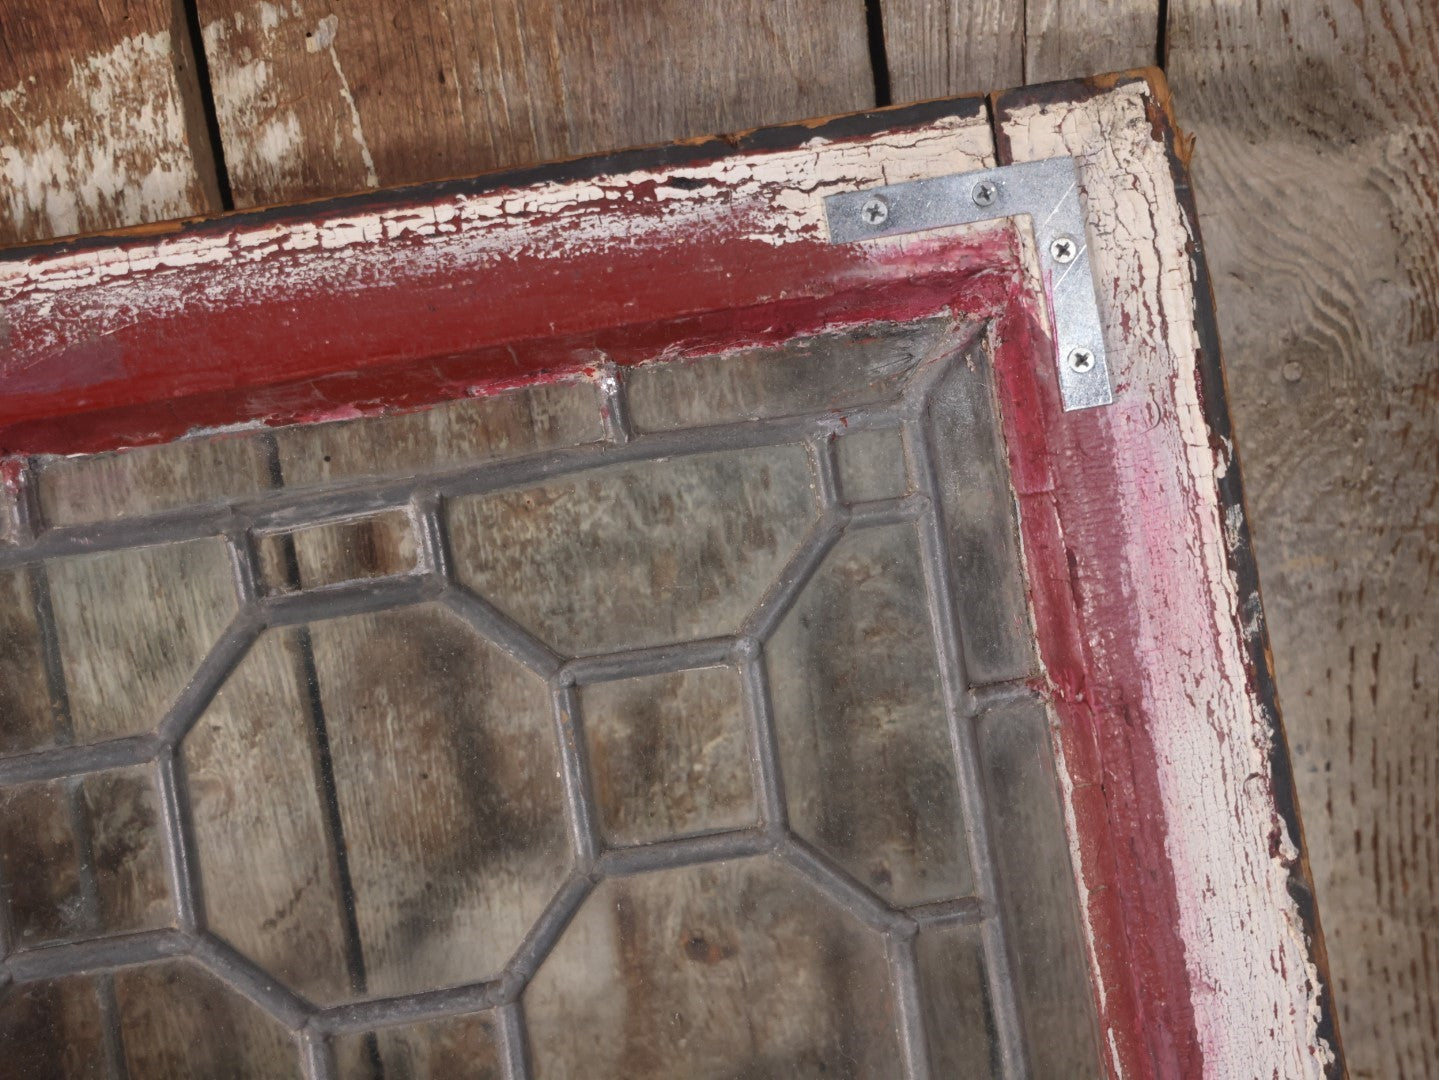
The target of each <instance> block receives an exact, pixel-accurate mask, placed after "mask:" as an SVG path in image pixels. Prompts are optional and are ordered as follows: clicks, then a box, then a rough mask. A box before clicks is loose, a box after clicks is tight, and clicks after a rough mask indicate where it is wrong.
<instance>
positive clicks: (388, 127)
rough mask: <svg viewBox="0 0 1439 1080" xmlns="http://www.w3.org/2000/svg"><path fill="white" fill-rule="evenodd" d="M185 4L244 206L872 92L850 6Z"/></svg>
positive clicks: (750, 118)
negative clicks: (198, 28) (193, 9)
mask: <svg viewBox="0 0 1439 1080" xmlns="http://www.w3.org/2000/svg"><path fill="white" fill-rule="evenodd" d="M199 7H200V14H201V19H202V22H203V24H204V39H205V50H206V55H207V56H208V58H209V64H210V71H211V73H212V76H213V80H214V91H215V100H216V106H217V110H218V113H219V120H220V130H221V137H222V139H223V142H224V146H225V157H226V163H227V165H228V166H229V169H230V182H231V188H232V190H233V192H234V196H235V201H236V203H237V205H240V206H250V205H255V204H257V203H265V202H275V201H279V200H289V199H298V198H304V197H307V196H312V195H322V194H329V193H332V192H336V191H345V190H357V189H362V188H372V187H376V186H378V185H382V184H397V183H405V182H409V181H415V180H426V179H433V178H436V177H443V176H457V175H461V174H466V173H474V172H480V171H483V170H486V169H492V168H497V167H500V166H505V165H516V164H523V163H528V162H535V161H543V160H547V159H551V158H562V157H570V156H574V155H576V154H582V153H587V152H590V151H595V150H606V149H612V148H614V147H618V146H627V145H636V144H641V143H651V142H660V141H663V140H667V139H673V138H678V137H683V136H690V135H702V134H708V133H710V132H712V131H716V130H719V131H723V130H730V129H737V128H744V127H752V126H754V125H757V124H765V123H774V122H778V121H783V120H791V119H794V118H796V117H803V116H816V115H824V114H828V113H836V112H841V111H845V110H849V109H857V108H863V107H864V106H867V105H870V104H873V88H872V81H871V76H870V65H869V53H868V45H867V41H866V35H865V16H864V5H863V3H862V0H786V2H784V3H773V2H766V0H660V2H654V3H645V4H624V5H614V4H607V3H602V2H600V0H542V2H537V0H524V2H522V0H483V2H478V3H461V2H458V0H425V2H422V3H414V4H406V5H402V6H400V7H390V6H386V5H380V4H366V5H361V4H344V3H329V2H326V0H298V2H296V3H292V4H288V5H272V4H269V3H266V2H263V0H261V2H258V3H257V2H254V0H201V3H200V5H199ZM420 117H423V118H424V119H423V122H418V120H417V118H420Z"/></svg>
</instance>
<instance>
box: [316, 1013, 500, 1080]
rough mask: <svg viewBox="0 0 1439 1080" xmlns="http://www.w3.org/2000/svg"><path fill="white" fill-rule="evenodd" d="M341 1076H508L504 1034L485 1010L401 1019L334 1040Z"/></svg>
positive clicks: (360, 1079)
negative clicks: (412, 1020) (415, 1020)
mask: <svg viewBox="0 0 1439 1080" xmlns="http://www.w3.org/2000/svg"><path fill="white" fill-rule="evenodd" d="M335 1061H336V1077H337V1080H373V1077H374V1076H375V1074H376V1073H377V1072H379V1073H380V1074H381V1075H383V1076H386V1077H390V1078H392V1080H504V1076H505V1071H504V1070H505V1065H504V1060H503V1058H502V1056H501V1049H500V1036H499V1033H498V1032H496V1030H495V1024H494V1020H493V1019H492V1018H491V1017H490V1016H488V1015H486V1014H483V1013H482V1014H479V1015H476V1016H455V1017H445V1018H442V1019H439V1020H428V1021H423V1022H421V1023H416V1024H398V1025H396V1026H394V1027H386V1028H381V1029H380V1030H378V1031H375V1032H365V1033H359V1034H353V1035H341V1036H340V1037H339V1038H337V1039H336V1040H335Z"/></svg>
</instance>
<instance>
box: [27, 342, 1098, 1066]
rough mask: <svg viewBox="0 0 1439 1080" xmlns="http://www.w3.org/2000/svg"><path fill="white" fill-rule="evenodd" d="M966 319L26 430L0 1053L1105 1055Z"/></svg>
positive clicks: (242, 1058) (137, 1061)
mask: <svg viewBox="0 0 1439 1080" xmlns="http://www.w3.org/2000/svg"><path fill="white" fill-rule="evenodd" d="M986 355H987V353H986V350H985V348H984V347H983V346H982V343H981V342H980V341H979V340H978V339H976V338H975V337H974V336H973V331H972V329H965V328H960V327H958V326H956V325H955V324H953V323H951V322H950V321H949V320H947V319H943V318H941V319H926V320H923V321H920V322H916V323H913V324H894V323H886V324H880V325H874V326H869V327H860V328H856V329H852V330H847V331H844V332H841V333H827V334H822V335H819V336H816V337H811V338H802V339H796V340H793V341H790V342H788V343H784V344H780V345H774V346H766V347H763V348H750V349H742V350H736V351H732V352H727V353H723V354H719V355H715V356H707V357H706V356H702V357H698V358H694V357H691V358H687V359H684V360H681V361H675V360H668V359H666V360H656V361H652V362H646V363H642V364H639V365H637V366H635V367H632V368H628V369H620V370H619V371H618V372H617V373H616V372H612V371H608V370H600V371H597V372H596V374H595V376H594V378H592V379H590V378H586V379H573V380H569V381H562V382H558V383H552V384H548V385H545V386H533V387H522V388H518V389H511V390H506V391H504V392H502V393H496V394H493V395H490V396H487V397H482V398H476V399H470V400H465V401H461V402H455V403H450V404H445V405H439V406H436V407H434V408H432V409H428V410H419V411H416V412H412V413H405V414H398V415H387V416H378V417H371V418H360V419H351V420H346V421H343V422H336V423H324V424H309V425H301V426H297V427H293V428H281V429H276V430H272V431H248V432H245V433H243V434H241V435H232V434H227V435H223V436H211V437H209V438H208V439H192V440H186V441H183V442H180V443H174V444H169V445H166V446H160V447H153V448H149V449H147V450H145V451H133V452H123V453H117V454H102V455H94V456H92V457H89V458H84V457H79V458H71V459H53V460H51V459H47V460H43V461H38V462H36V467H35V468H34V470H33V471H32V474H31V475H32V480H31V481H30V482H33V483H34V484H35V485H37V487H36V490H34V491H33V492H31V493H30V496H31V497H30V503H31V504H33V505H34V506H35V507H37V508H38V510H39V513H38V517H37V518H36V519H35V520H34V521H32V522H30V523H29V524H27V525H26V527H27V528H29V527H31V525H33V526H35V527H37V528H39V529H40V530H41V531H40V534H39V536H38V537H35V536H32V537H29V538H28V539H26V538H22V539H21V542H19V543H17V544H8V545H6V546H5V547H3V548H0V809H3V817H0V900H3V905H4V907H3V913H4V918H3V920H0V932H3V940H0V946H3V948H4V950H5V953H6V957H5V964H6V971H7V973H8V974H9V980H8V982H7V983H5V984H4V985H3V986H0V1060H3V1061H4V1062H6V1064H7V1066H8V1067H9V1068H10V1071H11V1073H13V1074H14V1075H16V1076H17V1077H18V1078H19V1080H43V1078H48V1077H52V1076H58V1077H67V1078H68V1077H72V1076H73V1077H100V1078H105V1080H120V1078H122V1077H126V1076H128V1077H147V1078H148V1077H170V1076H175V1077H181V1076H184V1077H189V1076H266V1077H271V1076H274V1077H286V1076H296V1077H299V1076H305V1077H309V1078H312V1080H326V1078H336V1077H337V1078H342V1080H349V1078H352V1077H353V1078H361V1077H363V1078H365V1080H399V1078H403V1077H437V1078H438V1077H455V1076H467V1077H486V1078H489V1077H493V1078H496V1080H501V1078H503V1080H519V1078H522V1077H574V1076H584V1077H586V1078H591V1077H593V1078H598V1080H604V1078H624V1080H632V1078H644V1077H680V1076H683V1077H695V1078H707V1077H708V1078H714V1080H721V1078H725V1080H728V1078H732V1077H739V1076H744V1077H751V1076H753V1077H761V1076H763V1077H769V1076H784V1077H826V1078H838V1077H854V1078H859V1077H874V1078H886V1080H887V1078H891V1077H901V1076H902V1077H926V1076H935V1077H938V1076H975V1077H990V1076H993V1077H1017V1076H1024V1075H1033V1076H1050V1075H1054V1076H1061V1075H1062V1076H1065V1077H1080V1076H1092V1075H1097V1074H1098V1064H1097V1060H1098V1059H1097V1051H1096V1047H1095V1042H1094V1036H1093V1022H1092V1019H1091V1011H1090V1009H1091V1007H1090V1004H1089V993H1088V988H1087V982H1086V977H1085V960H1084V955H1083V946H1082V939H1081V938H1080V937H1079V935H1078V919H1077V904H1076V900H1075V897H1074V887H1073V875H1072V872H1071V870H1070V865H1069V854H1068V844H1067V841H1066V838H1065V834H1064V825H1063V819H1062V815H1061V813H1060V803H1059V800H1058V790H1057V785H1056V780H1055V776H1054V770H1053V763H1052V761H1051V758H1050V751H1049V740H1048V728H1047V724H1048V714H1047V712H1046V710H1045V707H1044V705H1043V704H1042V702H1041V701H1040V699H1039V698H1038V697H1037V696H1035V695H1033V694H1032V693H1031V691H1029V690H1028V689H1027V685H1028V684H1027V680H1029V679H1032V678H1033V677H1035V676H1037V675H1038V671H1037V668H1036V662H1035V659H1034V649H1033V637H1032V633H1031V630H1030V626H1029V622H1028V615H1027V607H1026V603H1025V584H1024V580H1023V578H1022V572H1021V569H1020V562H1019V547H1018V539H1017V533H1016V522H1015V518H1014V505H1013V500H1012V498H1011V497H1010V488H1009V478H1008V470H1007V466H1006V458H1005V451H1004V446H1003V445H1002V442H1001V439H1000V436H999V434H998V427H997V424H996V423H995V418H994V406H993V404H992V400H991V394H992V389H991V381H990V374H989V370H988V367H987V366H986V365H987V360H986Z"/></svg>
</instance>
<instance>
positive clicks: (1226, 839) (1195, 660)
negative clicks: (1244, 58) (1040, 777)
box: [1005, 85, 1333, 1080]
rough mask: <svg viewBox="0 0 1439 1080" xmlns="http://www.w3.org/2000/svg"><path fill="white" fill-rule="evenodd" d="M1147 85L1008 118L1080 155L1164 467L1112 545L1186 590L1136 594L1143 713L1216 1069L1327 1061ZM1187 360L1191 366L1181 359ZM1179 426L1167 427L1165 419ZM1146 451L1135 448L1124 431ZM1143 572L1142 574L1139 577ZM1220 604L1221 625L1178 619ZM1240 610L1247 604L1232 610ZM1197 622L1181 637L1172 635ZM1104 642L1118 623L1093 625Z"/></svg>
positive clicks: (1113, 419)
mask: <svg viewBox="0 0 1439 1080" xmlns="http://www.w3.org/2000/svg"><path fill="white" fill-rule="evenodd" d="M1145 92H1146V89H1145V87H1143V86H1140V85H1133V86H1129V87H1126V88H1123V89H1121V90H1119V91H1115V92H1112V93H1109V94H1105V95H1100V96H1098V97H1096V98H1094V99H1092V100H1090V101H1087V102H1082V103H1078V104H1062V105H1046V106H1032V107H1029V108H1026V109H1023V110H1020V111H1018V112H1016V113H1014V114H1013V115H1012V116H1011V118H1010V120H1009V121H1008V122H1007V123H1006V125H1005V129H1006V133H1007V135H1008V136H1009V139H1010V144H1011V147H1012V149H1013V152H1014V155H1015V158H1016V159H1017V160H1035V159H1039V158H1045V157H1052V156H1054V155H1056V154H1061V153H1063V154H1074V155H1076V156H1077V157H1079V158H1080V160H1081V170H1080V171H1081V176H1082V178H1083V183H1084V186H1085V189H1086V198H1087V205H1088V212H1089V217H1090V221H1091V229H1090V236H1089V240H1090V244H1091V247H1092V250H1093V252H1094V259H1095V272H1096V275H1097V277H1098V279H1099V280H1100V282H1101V283H1105V282H1108V283H1109V285H1107V286H1102V287H1101V289H1100V297H1101V308H1102V314H1103V317H1104V321H1105V332H1106V344H1107V346H1108V348H1109V350H1110V356H1111V358H1112V359H1111V368H1112V370H1113V371H1114V374H1115V384H1116V394H1115V404H1114V405H1113V406H1112V407H1111V408H1110V409H1109V410H1107V419H1108V422H1109V423H1110V424H1111V425H1112V430H1113V434H1114V437H1115V439H1116V440H1117V445H1116V446H1115V447H1114V450H1113V452H1114V454H1115V459H1116V460H1117V461H1120V462H1125V461H1129V460H1148V461H1153V460H1154V459H1155V457H1156V455H1158V456H1159V457H1160V458H1161V459H1163V458H1164V457H1165V455H1167V460H1164V462H1163V466H1164V467H1163V468H1162V469H1161V470H1158V471H1156V470H1154V469H1152V468H1151V469H1148V470H1147V471H1145V472H1144V474H1143V475H1140V474H1137V473H1131V474H1128V475H1125V474H1123V473H1121V475H1120V478H1119V483H1120V485H1121V490H1120V491H1119V492H1118V495H1117V499H1116V502H1117V505H1118V506H1120V507H1123V508H1124V510H1123V512H1122V513H1121V514H1119V515H1117V516H1116V518H1115V519H1114V520H1113V522H1112V526H1111V527H1112V529H1113V535H1114V540H1113V544H1114V547H1116V548H1118V549H1119V552H1118V554H1116V555H1115V556H1114V557H1113V558H1112V559H1111V561H1112V562H1113V563H1114V565H1116V566H1120V567H1124V568H1126V569H1127V571H1128V572H1129V573H1130V574H1132V575H1134V578H1135V579H1136V580H1137V579H1138V578H1139V577H1141V576H1142V577H1143V578H1145V579H1146V580H1148V581H1160V582H1163V583H1164V588H1165V590H1166V593H1167V598H1168V600H1169V603H1168V604H1167V605H1165V606H1163V607H1159V606H1157V605H1138V606H1137V607H1136V610H1135V617H1136V619H1137V621H1138V630H1137V633H1138V636H1139V646H1138V647H1139V649H1140V651H1141V654H1142V655H1146V656H1150V657H1152V661H1151V662H1150V663H1147V664H1146V665H1145V669H1144V670H1145V679H1146V683H1147V685H1146V699H1145V703H1144V712H1145V716H1146V719H1147V721H1148V730H1149V734H1150V736H1151V738H1152V739H1153V742H1154V747H1155V752H1156V756H1157V759H1158V764H1159V780H1160V787H1161V793H1162V798H1163V801H1164V807H1165V819H1166V820H1167V821H1168V822H1169V829H1168V834H1167V849H1168V855H1169V858H1170V861H1171V863H1172V866H1173V872H1174V876H1175V881H1176V887H1177V894H1178V895H1177V902H1178V909H1179V923H1180V925H1179V932H1180V935H1181V937H1182V939H1183V942H1184V946H1185V963H1186V966H1187V968H1188V974H1189V981H1190V985H1191V987H1192V997H1193V1006H1194V1013H1195V1024H1196V1028H1197V1031H1198V1035H1199V1040H1200V1048H1201V1051H1202V1053H1203V1056H1204V1075H1205V1076H1206V1077H1209V1078H1213V1080H1254V1078H1264V1080H1269V1078H1278V1080H1298V1078H1301V1077H1319V1076H1321V1075H1322V1073H1323V1069H1324V1066H1325V1065H1326V1064H1327V1063H1329V1062H1330V1061H1332V1059H1333V1049H1332V1048H1331V1047H1329V1046H1328V1045H1326V1044H1325V1043H1324V1042H1323V1041H1322V1040H1321V1039H1320V1038H1319V1033H1318V1023H1319V1016H1320V1002H1319V999H1318V997H1317V990H1318V985H1319V980H1318V973H1317V971H1316V970H1315V968H1314V965H1313V963H1312V962H1311V959H1310V949H1309V944H1308V942H1307V940H1306V936H1305V928H1304V924H1303V920H1302V917H1301V913H1300V911H1299V910H1298V908H1297V906H1296V905H1295V903H1294V901H1293V899H1292V898H1291V897H1290V895H1289V893H1288V889H1287V882H1288V878H1289V873H1290V870H1289V867H1290V865H1292V863H1293V861H1294V860H1295V859H1296V858H1297V856H1298V848H1297V838H1295V837H1292V836H1290V835H1289V834H1288V832H1287V830H1286V828H1285V825H1284V821H1283V819H1282V817H1280V815H1279V813H1278V811H1277V809H1276V806H1275V802H1274V798H1273V793H1272V791H1271V789H1270V787H1269V784H1268V783H1267V778H1268V777H1269V776H1271V775H1272V761H1271V755H1272V752H1273V750H1274V747H1273V746H1272V745H1271V741H1270V735H1269V731H1270V728H1269V726H1268V724H1267V723H1266V718H1265V717H1264V715H1263V712H1262V708H1263V707H1262V705H1261V703H1260V701H1259V700H1258V698H1257V697H1256V696H1255V694H1254V693H1253V691H1252V689H1251V688H1250V686H1249V682H1248V679H1247V677H1246V673H1245V665H1244V657H1243V653H1242V648H1243V644H1242V639H1241V636H1240V626H1239V625H1238V622H1237V619H1238V615H1237V613H1238V612H1239V610H1240V602H1239V596H1238V593H1237V587H1236V583H1235V581H1234V578H1233V575H1232V573H1231V572H1230V569H1229V564H1228V557H1227V541H1226V529H1227V528H1228V527H1232V526H1231V525H1230V523H1228V522H1226V521H1225V519H1224V517H1223V515H1222V513H1221V509H1220V504H1219V500H1218V499H1217V498H1216V496H1215V492H1216V485H1217V483H1218V480H1219V477H1220V475H1221V472H1222V470H1224V469H1225V468H1227V467H1228V463H1227V461H1225V460H1224V459H1223V458H1222V456H1220V455H1217V454H1216V453H1215V452H1214V450H1213V449H1211V446H1210V443H1209V438H1208V426H1207V424H1206V422H1205V419H1204V413H1203V408H1202V405H1201V402H1200V398H1199V387H1198V380H1197V371H1196V368H1195V364H1194V357H1195V356H1196V355H1197V354H1198V350H1199V339H1198V333H1197V329H1196V327H1195V322H1194V289H1195V282H1194V279H1193V275H1192V271H1191V267H1190V262H1189V257H1188V253H1187V250H1186V245H1187V243H1188V242H1189V241H1190V240H1191V237H1190V236H1189V234H1188V232H1187V230H1186V227H1185V222H1184V217H1183V214H1182V211H1181V208H1180V206H1179V204H1178V201H1177V199H1176V196H1175V193H1174V189H1173V182H1172V180H1171V177H1170V173H1169V165H1168V161H1167V160H1166V158H1165V156H1164V150H1163V147H1162V145H1160V144H1159V143H1157V142H1156V141H1155V140H1154V138H1153V135H1152V131H1151V126H1150V123H1149V120H1148V117H1147V116H1146V114H1145V109H1144V100H1143V94H1144V93H1145ZM1176 373H1177V374H1176ZM1160 426H1162V427H1164V428H1166V429H1172V430H1175V431H1177V432H1178V433H1179V434H1178V437H1177V438H1176V439H1172V440H1160V441H1158V442H1156V440H1154V439H1153V437H1152V435H1151V432H1152V431H1153V430H1154V429H1155V428H1156V427H1160ZM1126 441H1132V442H1133V443H1134V444H1135V446H1136V447H1139V446H1143V447H1144V448H1145V452H1144V453H1143V454H1136V455H1134V456H1133V457H1131V456H1130V455H1129V454H1127V453H1126V449H1125V445H1124V444H1125V442H1126ZM1134 584H1135V582H1134V581H1130V582H1126V583H1125V585H1126V588H1128V587H1131V586H1133V585H1134ZM1196 611H1212V612H1215V613H1216V617H1218V618H1220V619H1221V622H1220V623H1219V625H1216V626H1215V627H1214V629H1213V632H1212V633H1196V632H1195V631H1196V629H1197V628H1196V627H1194V626H1192V625H1179V623H1180V622H1181V621H1183V619H1184V616H1183V614H1181V613H1192V612H1196ZM1223 613H1229V618H1228V619H1225V618H1224V616H1223ZM1178 641H1186V642H1189V643H1190V647H1189V648H1188V649H1186V650H1185V651H1184V652H1182V653H1180V652H1178V651H1176V650H1175V649H1174V648H1173V643H1174V642H1178ZM1089 645H1090V647H1091V648H1092V649H1094V650H1095V651H1096V652H1102V650H1104V649H1105V648H1106V647H1108V646H1107V642H1106V641H1105V640H1104V639H1103V638H1096V639H1094V640H1091V641H1090V642H1089Z"/></svg>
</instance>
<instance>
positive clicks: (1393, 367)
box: [1169, 0, 1439, 1077]
mask: <svg viewBox="0 0 1439 1080" xmlns="http://www.w3.org/2000/svg"><path fill="white" fill-rule="evenodd" d="M1169 10H1170V27H1169V43H1170V45H1169V55H1170V69H1171V73H1172V79H1173V85H1174V90H1175V96H1176V100H1177V101H1178V103H1179V105H1178V107H1179V111H1180V118H1181V120H1182V121H1183V122H1184V124H1185V126H1186V127H1187V128H1189V129H1191V130H1192V131H1193V132H1194V133H1195V134H1196V135H1197V137H1198V153H1197V155H1196V158H1195V163H1194V177H1195V184H1196V187H1197V189H1198V202H1199V205H1200V209H1201V223H1202V228H1203V231H1204V241H1205V247H1206V251H1207V253H1208V259H1209V265H1210V268H1211V270H1212V272H1213V277H1214V288H1215V293H1216V298H1217V301H1218V309H1219V313H1220V320H1221V332H1222V335H1223V338H1224V347H1225V360H1226V366H1227V368H1228V375H1229V381H1230V385H1231V387H1232V391H1233V392H1232V395H1231V398H1230V402H1231V406H1232V408H1233V411H1234V422H1235V428H1236V434H1237V437H1238V440H1239V445H1240V448H1241V450H1242V451H1243V454H1244V464H1245V466H1246V469H1245V475H1246V479H1247V480H1248V487H1249V506H1250V512H1251V520H1252V523H1253V527H1254V533H1255V539H1256V544H1257V549H1258V557H1259V566H1260V570H1261V572H1262V574H1263V578H1264V599H1265V608H1266V611H1267V613H1268V617H1269V622H1270V632H1271V635H1272V638H1273V643H1274V655H1275V662H1276V666H1277V669H1278V671H1277V675H1278V683H1279V690H1280V693H1281V695H1282V697H1283V701H1284V706H1285V708H1284V714H1285V722H1286V725H1287V727H1288V729H1289V734H1290V740H1291V745H1292V747H1293V751H1294V757H1295V772H1296V777H1297V781H1298V787H1299V796H1300V802H1301V806H1302V808H1303V811H1304V818H1305V824H1306V833H1307V836H1308V841H1309V847H1310V855H1311V858H1312V861H1313V868H1314V876H1315V880H1316V887H1317V889H1318V896H1319V904H1320V909H1321V911H1322V913H1323V918H1324V930H1325V937H1326V939H1327V941H1328V945H1329V955H1330V962H1331V965H1332V968H1333V972H1334V977H1335V983H1336V986H1337V987H1338V1006H1339V1010H1340V1027H1341V1030H1342V1033H1343V1037H1344V1043H1345V1049H1346V1052H1347V1055H1348V1058H1349V1062H1350V1068H1351V1070H1352V1074H1353V1075H1354V1076H1356V1077H1381V1076H1382V1077H1391V1076H1392V1077H1399V1076H1424V1075H1429V1074H1430V1073H1431V1072H1432V1070H1433V1068H1434V1064H1433V1063H1434V1061H1435V1060H1436V1057H1439V917H1436V916H1439V910H1436V895H1439V889H1436V876H1439V848H1436V846H1435V844H1434V833H1433V827H1432V824H1431V822H1430V820H1429V819H1430V816H1431V811H1432V808H1433V805H1434V790H1435V784H1436V777H1439V724H1436V720H1439V692H1436V689H1435V680H1434V671H1435V658H1436V657H1439V576H1436V568H1439V364H1436V346H1435V342H1436V336H1439V189H1436V187H1435V185H1434V183H1433V162H1434V155H1435V147H1436V145H1439V105H1436V102H1439V23H1436V22H1435V19H1434V9H1433V5H1432V4H1430V3H1428V2H1426V0H1375V2H1372V3H1368V4H1364V5H1356V4H1351V3H1347V2H1343V3H1341V2H1334V0H1317V2H1316V3H1314V4H1310V5H1304V6H1303V7H1302V8H1289V9H1281V8H1280V7H1277V6H1275V5H1270V4H1261V3H1258V2H1244V3H1233V2H1228V0H1224V2H1218V0H1171V3H1170V6H1169Z"/></svg>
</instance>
